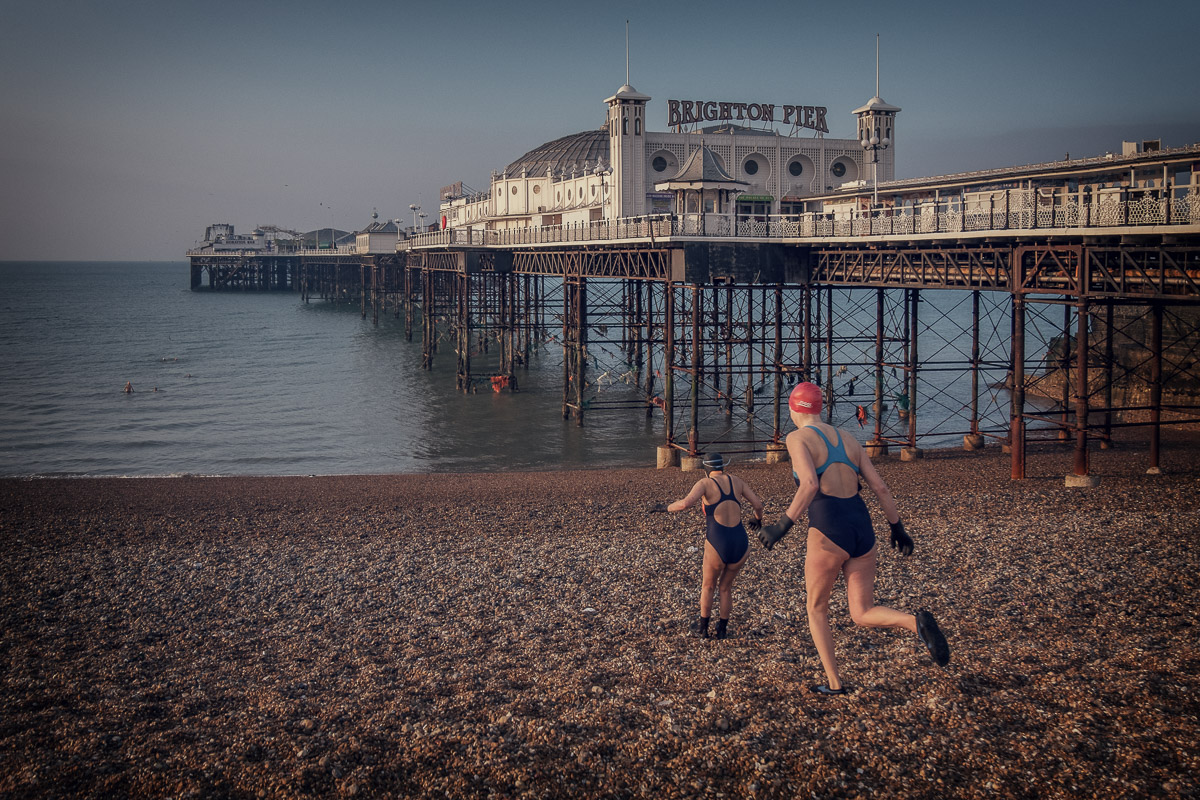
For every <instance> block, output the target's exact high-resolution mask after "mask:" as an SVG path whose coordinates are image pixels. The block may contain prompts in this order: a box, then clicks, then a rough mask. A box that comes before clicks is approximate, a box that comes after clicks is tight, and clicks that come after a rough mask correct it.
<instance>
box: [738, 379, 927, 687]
mask: <svg viewBox="0 0 1200 800" xmlns="http://www.w3.org/2000/svg"><path fill="white" fill-rule="evenodd" d="M788 408H789V409H790V411H791V416H792V422H793V423H795V425H796V430H794V431H792V432H791V433H789V434H788V436H787V448H788V455H790V456H791V459H792V469H793V472H792V477H793V478H794V479H795V481H796V494H795V496H794V497H793V498H792V503H791V505H789V506H788V508H787V510H786V511H784V513H783V515H782V516H780V518H779V521H778V522H773V523H771V524H770V525H766V526H763V528H762V529H761V530H760V531H759V534H758V538H759V541H761V542H762V544H763V546H764V547H766V548H767V549H768V550H770V549H771V548H772V547H774V546H775V543H776V542H778V541H779V540H780V539H782V538H783V536H784V534H786V533H787V532H788V529H789V528H791V527H792V525H793V524H795V523H796V522H797V521H798V520H799V519H800V515H801V514H803V513H804V512H805V510H806V509H807V511H808V523H809V528H808V546H807V548H806V550H805V555H804V585H805V590H806V592H807V595H808V629H809V632H810V633H811V634H812V639H813V644H815V645H816V647H817V654H818V655H819V656H820V657H821V665H822V666H823V667H824V669H825V678H826V683H824V684H821V685H818V686H814V687H813V691H814V692H816V693H817V694H823V695H838V694H845V693H846V688H845V686H843V685H842V678H841V675H840V674H839V673H838V664H837V655H836V654H835V652H834V647H833V631H832V630H831V629H830V626H829V596H830V594H832V592H833V584H834V583H835V582H836V581H837V577H838V575H839V574H841V575H845V576H846V599H847V601H848V604H849V606H850V617H851V619H853V620H854V623H855V624H856V625H863V626H866V627H869V628H904V629H905V630H908V631H911V632H912V633H915V634H916V635H917V637H918V638H919V639H920V640H921V643H922V644H924V645H925V647H926V648H927V649H928V650H929V654H930V656H931V657H932V658H933V660H934V662H935V663H936V664H937V665H938V666H942V667H944V666H945V665H946V664H947V663H949V661H950V648H949V646H948V645H947V644H946V637H945V636H943V635H942V632H941V630H939V628H938V625H937V622H936V621H935V620H934V618H933V615H932V614H930V613H929V612H928V611H917V612H916V613H915V614H906V613H904V612H901V611H897V610H896V609H893V608H888V607H887V606H877V605H875V558H876V550H877V548H876V545H875V531H874V530H873V529H872V527H871V516H870V514H869V512H868V511H867V506H866V503H864V502H863V499H862V495H861V494H859V488H860V487H859V479H860V478H861V479H862V480H865V481H866V482H867V486H869V487H870V488H871V491H872V492H874V494H875V496H876V497H877V498H878V499H879V505H880V506H882V507H883V513H884V516H886V517H887V521H888V525H889V526H890V527H891V539H890V541H891V546H892V547H893V548H895V549H898V550H899V551H900V552H901V553H902V554H903V555H906V556H907V555H911V554H912V551H913V540H912V538H911V537H910V536H909V535H908V533H907V532H906V531H905V530H904V523H903V522H901V520H900V512H899V510H898V509H897V508H896V501H895V500H894V499H893V498H892V494H891V491H890V490H889V489H888V487H887V484H886V483H884V481H883V478H881V477H880V476H879V473H878V472H876V471H875V467H874V465H873V464H872V463H871V459H870V457H869V456H867V454H866V451H864V450H863V448H862V446H861V445H860V444H859V443H858V441H857V440H856V439H855V438H854V437H853V436H851V435H849V434H847V433H843V432H842V431H841V430H839V429H837V428H834V427H833V426H832V425H829V424H827V423H824V422H822V421H821V419H820V414H821V388H820V387H819V386H816V385H815V384H812V383H807V382H806V383H801V384H799V385H798V386H797V387H796V388H795V389H793V390H792V393H791V396H790V397H789V399H788Z"/></svg>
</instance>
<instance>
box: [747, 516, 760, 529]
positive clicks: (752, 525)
mask: <svg viewBox="0 0 1200 800" xmlns="http://www.w3.org/2000/svg"><path fill="white" fill-rule="evenodd" d="M746 527H747V528H749V529H750V530H752V531H756V530H759V529H760V528H762V517H751V518H750V521H749V522H747V523H746Z"/></svg>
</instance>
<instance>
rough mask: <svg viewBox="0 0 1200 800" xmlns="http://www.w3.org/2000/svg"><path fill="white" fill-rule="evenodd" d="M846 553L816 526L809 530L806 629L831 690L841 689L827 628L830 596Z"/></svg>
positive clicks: (831, 632) (805, 573)
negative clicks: (819, 658)
mask: <svg viewBox="0 0 1200 800" xmlns="http://www.w3.org/2000/svg"><path fill="white" fill-rule="evenodd" d="M846 558H847V554H846V551H845V550H843V549H842V548H840V547H838V546H837V545H835V544H834V543H833V542H831V541H829V539H827V538H826V537H825V534H823V533H821V532H820V531H818V530H817V529H816V528H809V529H808V547H806V548H805V554H804V589H805V593H806V594H807V595H808V631H809V633H810V634H811V635H812V640H813V644H814V645H816V647H817V655H819V656H820V657H821V666H822V667H824V668H825V679H826V681H827V685H828V686H829V688H830V689H840V688H842V679H841V677H840V676H839V675H838V667H837V654H836V653H835V652H834V647H833V630H832V629H831V628H830V627H829V596H830V595H831V594H832V593H833V584H834V583H835V582H836V581H837V577H838V574H839V573H840V572H841V571H842V564H844V563H845V562H846Z"/></svg>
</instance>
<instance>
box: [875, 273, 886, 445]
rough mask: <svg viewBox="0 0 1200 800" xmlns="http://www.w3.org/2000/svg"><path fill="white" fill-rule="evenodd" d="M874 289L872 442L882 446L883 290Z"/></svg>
mask: <svg viewBox="0 0 1200 800" xmlns="http://www.w3.org/2000/svg"><path fill="white" fill-rule="evenodd" d="M885 291H886V290H885V289H883V288H879V289H876V290H875V409H874V412H875V435H874V436H873V437H872V440H873V441H874V443H875V444H876V445H877V446H879V447H882V446H883V310H884V308H883V306H884V292H885Z"/></svg>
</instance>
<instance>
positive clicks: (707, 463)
mask: <svg viewBox="0 0 1200 800" xmlns="http://www.w3.org/2000/svg"><path fill="white" fill-rule="evenodd" d="M700 463H701V464H703V465H704V469H705V470H706V471H708V472H720V471H721V470H723V469H725V456H723V455H721V454H720V453H705V454H704V460H703V461H701V462H700Z"/></svg>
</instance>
